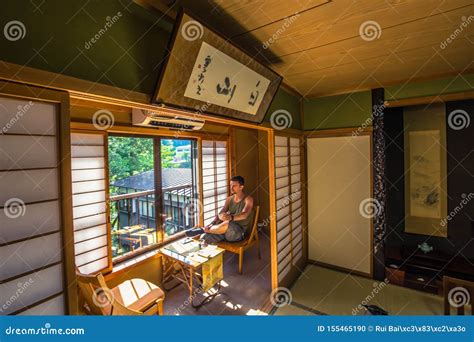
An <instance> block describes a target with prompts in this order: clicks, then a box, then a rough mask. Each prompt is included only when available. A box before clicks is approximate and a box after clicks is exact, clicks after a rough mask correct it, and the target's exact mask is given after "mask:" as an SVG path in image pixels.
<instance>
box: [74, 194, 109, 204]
mask: <svg viewBox="0 0 474 342" xmlns="http://www.w3.org/2000/svg"><path fill="white" fill-rule="evenodd" d="M104 201H105V191H97V192H91V193H86V194H79V195H74V196H72V205H74V206H78V205H84V204H88V203H97V202H104Z"/></svg>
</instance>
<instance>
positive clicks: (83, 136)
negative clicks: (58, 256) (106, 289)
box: [71, 132, 112, 274]
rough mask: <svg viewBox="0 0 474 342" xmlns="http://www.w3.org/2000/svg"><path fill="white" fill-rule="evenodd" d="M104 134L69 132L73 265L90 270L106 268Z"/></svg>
mask: <svg viewBox="0 0 474 342" xmlns="http://www.w3.org/2000/svg"><path fill="white" fill-rule="evenodd" d="M107 162H108V161H107V135H106V134H105V133H102V132H98V133H89V132H87V133H79V132H74V133H72V134H71V168H72V193H73V197H72V199H73V218H74V251H75V256H76V266H77V267H78V268H79V270H80V271H81V272H82V273H85V274H93V273H97V272H99V271H104V270H106V269H110V267H111V266H112V258H111V253H110V244H109V241H110V237H109V235H110V225H109V215H108V208H107V200H108V186H107Z"/></svg>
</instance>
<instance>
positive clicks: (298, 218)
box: [293, 216, 303, 227]
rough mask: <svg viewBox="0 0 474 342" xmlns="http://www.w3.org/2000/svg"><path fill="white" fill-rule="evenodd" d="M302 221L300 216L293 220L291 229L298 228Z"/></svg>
mask: <svg viewBox="0 0 474 342" xmlns="http://www.w3.org/2000/svg"><path fill="white" fill-rule="evenodd" d="M302 219H303V217H302V216H300V217H297V218H295V219H293V227H297V226H299V225H300V224H301V221H302Z"/></svg>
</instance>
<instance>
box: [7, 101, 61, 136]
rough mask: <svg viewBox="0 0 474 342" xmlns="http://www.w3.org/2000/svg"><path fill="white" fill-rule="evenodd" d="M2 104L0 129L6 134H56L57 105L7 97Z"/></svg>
mask: <svg viewBox="0 0 474 342" xmlns="http://www.w3.org/2000/svg"><path fill="white" fill-rule="evenodd" d="M0 104H1V105H0V127H2V128H3V127H5V129H6V134H12V133H19V134H27V135H30V134H41V135H55V134H56V105H54V104H51V103H44V102H37V101H30V100H23V99H13V98H7V97H2V98H0Z"/></svg>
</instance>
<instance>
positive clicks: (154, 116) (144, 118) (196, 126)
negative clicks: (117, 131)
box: [132, 108, 205, 131]
mask: <svg viewBox="0 0 474 342" xmlns="http://www.w3.org/2000/svg"><path fill="white" fill-rule="evenodd" d="M204 122H205V121H204V120H200V119H196V118H186V117H182V116H179V115H175V114H170V113H165V112H158V111H157V112H154V111H151V110H143V109H136V108H133V109H132V124H133V125H135V126H144V127H163V128H168V129H179V130H190V131H191V130H200V129H201V128H202V126H204Z"/></svg>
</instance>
